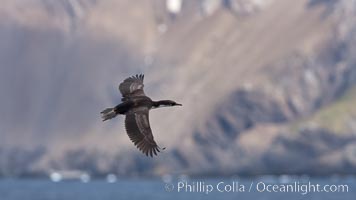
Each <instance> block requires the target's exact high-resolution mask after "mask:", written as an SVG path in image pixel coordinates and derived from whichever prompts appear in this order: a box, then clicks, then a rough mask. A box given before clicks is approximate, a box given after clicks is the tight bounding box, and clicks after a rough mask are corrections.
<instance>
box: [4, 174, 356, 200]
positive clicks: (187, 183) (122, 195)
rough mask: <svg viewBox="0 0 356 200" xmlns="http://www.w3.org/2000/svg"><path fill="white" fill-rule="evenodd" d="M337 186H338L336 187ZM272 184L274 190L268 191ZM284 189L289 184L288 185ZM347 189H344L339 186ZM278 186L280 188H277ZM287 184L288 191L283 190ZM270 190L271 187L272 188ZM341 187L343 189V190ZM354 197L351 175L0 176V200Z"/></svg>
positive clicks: (355, 188) (355, 181)
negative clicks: (111, 180)
mask: <svg viewBox="0 0 356 200" xmlns="http://www.w3.org/2000/svg"><path fill="white" fill-rule="evenodd" d="M317 184H318V185H319V191H316V185H317ZM340 185H341V186H340ZM273 187H275V188H276V189H273ZM288 187H289V188H288ZM345 187H347V189H346V188H345ZM283 188H284V189H283ZM286 188H288V191H286ZM273 190H274V191H273ZM346 190H347V191H346ZM72 199H73V200H116V199H118V200H125V199H132V200H135V199H140V200H149V199H155V200H167V199H170V200H178V199H204V200H209V199H212V200H213V199H231V200H232V199H254V200H270V199H271V200H272V199H287V200H300V199H315V200H327V199H341V200H344V199H345V200H355V199H356V178H355V177H344V178H311V179H309V178H308V179H305V178H304V179H299V178H289V177H282V178H281V177H279V178H277V177H267V178H266V177H264V178H254V179H239V178H221V179H188V180H170V181H169V182H163V181H162V180H160V179H153V180H147V179H142V180H141V179H135V180H132V179H130V180H121V179H120V180H118V181H117V182H115V183H108V182H106V181H104V180H94V181H90V182H88V183H83V182H80V181H76V180H73V181H62V182H57V183H55V182H51V181H49V180H28V179H26V180H8V179H3V180H0V200H72Z"/></svg>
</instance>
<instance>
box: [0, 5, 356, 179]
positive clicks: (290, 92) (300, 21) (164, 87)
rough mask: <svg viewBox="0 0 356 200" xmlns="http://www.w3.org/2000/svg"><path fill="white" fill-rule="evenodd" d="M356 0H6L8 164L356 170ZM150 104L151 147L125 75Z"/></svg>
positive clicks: (43, 171) (3, 172) (2, 51)
mask: <svg viewBox="0 0 356 200" xmlns="http://www.w3.org/2000/svg"><path fill="white" fill-rule="evenodd" d="M355 19H356V1H355V0H337V1H336V0H335V1H333V0H298V1H295V0H194V1H188V0H183V1H180V0H167V1H165V0H135V1H131V0H120V1H119V0H118V1H115V0H106V1H98V0H28V1H23V0H5V1H3V2H2V5H1V6H0V94H1V98H0V113H1V115H0V134H1V135H0V136H1V139H0V176H2V177H24V176H45V175H47V174H48V173H50V172H52V171H55V170H82V171H86V172H88V173H89V174H91V175H93V176H101V175H105V174H108V173H113V174H117V175H120V176H137V175H140V176H142V175H146V176H152V175H163V174H167V173H169V174H188V175H230V174H240V175H258V174H310V175H329V174H349V173H356V105H355V100H356V87H355V84H356V57H355V55H356V20H355ZM136 73H144V74H145V75H146V76H145V84H146V87H145V91H146V94H147V95H149V96H150V97H152V98H153V99H175V100H177V102H179V103H182V104H183V107H182V108H179V109H178V108H177V109H159V110H155V111H154V112H151V113H150V121H151V126H152V129H153V132H154V135H155V139H156V141H157V142H158V144H159V145H161V146H166V147H167V149H166V151H165V152H164V153H161V154H160V155H159V156H158V157H155V158H153V159H152V158H146V157H145V156H144V155H142V154H141V153H140V152H139V151H138V150H137V149H136V148H135V147H134V146H133V145H132V144H131V142H130V141H129V139H128V137H127V135H126V133H125V131H124V128H123V117H119V118H117V119H115V120H112V121H109V122H105V123H103V122H101V119H100V115H99V112H100V111H101V110H102V109H104V108H106V107H109V106H112V105H116V104H118V103H119V102H120V99H121V95H120V94H119V91H118V89H117V86H118V84H119V83H120V82H121V81H122V80H123V79H124V78H126V77H128V76H131V75H134V74H136Z"/></svg>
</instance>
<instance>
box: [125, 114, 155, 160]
mask: <svg viewBox="0 0 356 200" xmlns="http://www.w3.org/2000/svg"><path fill="white" fill-rule="evenodd" d="M125 128H126V132H127V134H128V135H129V138H130V140H131V141H132V142H133V143H134V144H135V146H136V147H137V148H138V149H139V150H140V151H142V152H143V153H144V154H146V156H151V157H152V156H153V154H154V155H157V152H160V147H159V146H158V145H157V144H156V142H155V141H154V139H153V135H152V130H151V127H150V122H149V119H148V109H146V108H141V109H139V110H136V111H134V112H130V113H128V114H126V118H125Z"/></svg>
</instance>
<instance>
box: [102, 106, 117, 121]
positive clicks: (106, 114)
mask: <svg viewBox="0 0 356 200" xmlns="http://www.w3.org/2000/svg"><path fill="white" fill-rule="evenodd" d="M116 115H117V113H116V112H115V109H114V108H107V109H105V110H103V111H101V118H102V119H103V121H106V120H108V119H112V118H114V117H116Z"/></svg>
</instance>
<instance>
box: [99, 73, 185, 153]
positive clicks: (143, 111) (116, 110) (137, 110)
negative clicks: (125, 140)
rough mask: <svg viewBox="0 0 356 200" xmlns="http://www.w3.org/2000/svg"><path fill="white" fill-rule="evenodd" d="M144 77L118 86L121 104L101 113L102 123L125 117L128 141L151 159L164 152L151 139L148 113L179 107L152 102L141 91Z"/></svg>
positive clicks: (128, 79) (134, 78)
mask: <svg viewBox="0 0 356 200" xmlns="http://www.w3.org/2000/svg"><path fill="white" fill-rule="evenodd" d="M143 78H144V75H143V74H141V75H136V76H131V77H129V78H127V79H125V80H124V81H123V82H122V83H120V85H119V90H120V92H121V94H122V99H121V101H122V103H120V104H119V105H117V106H115V107H113V108H107V109H105V110H103V111H102V112H101V117H102V119H103V121H106V120H109V119H112V118H114V117H116V116H117V115H119V114H121V115H126V118H125V128H126V132H127V134H128V136H129V138H130V140H131V141H132V142H133V143H134V144H135V146H136V147H137V148H138V149H139V150H140V151H142V153H144V154H146V156H151V157H153V154H154V155H157V152H160V150H164V148H162V149H161V148H160V147H159V146H158V145H157V143H156V142H155V141H154V139H153V135H152V130H151V127H150V123H149V119H148V113H149V111H150V109H152V108H159V107H164V106H181V105H182V104H179V103H176V102H174V101H171V100H161V101H152V100H151V99H150V98H149V97H147V96H146V95H145V92H144V91H143V86H144V85H143Z"/></svg>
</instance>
